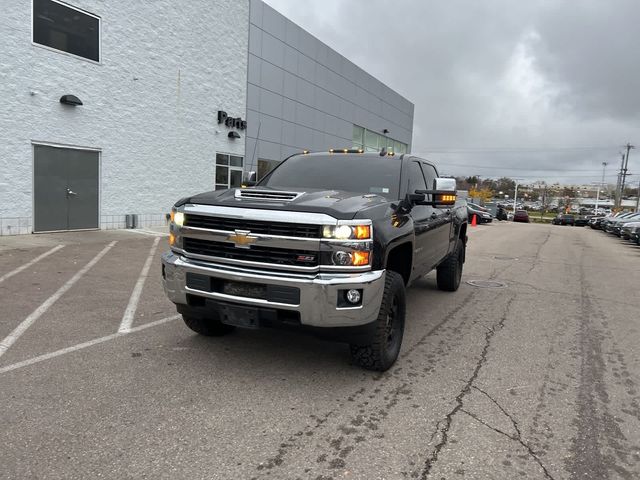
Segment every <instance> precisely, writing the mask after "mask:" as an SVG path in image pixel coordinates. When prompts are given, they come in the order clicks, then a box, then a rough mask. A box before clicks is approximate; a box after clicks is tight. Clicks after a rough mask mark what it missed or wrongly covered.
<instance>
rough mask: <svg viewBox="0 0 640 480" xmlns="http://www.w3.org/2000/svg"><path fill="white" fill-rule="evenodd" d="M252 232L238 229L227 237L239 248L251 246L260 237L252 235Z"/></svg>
mask: <svg viewBox="0 0 640 480" xmlns="http://www.w3.org/2000/svg"><path fill="white" fill-rule="evenodd" d="M250 233H251V232H250V231H249V230H236V231H235V233H232V234H231V235H229V236H228V237H227V240H228V241H229V242H233V243H235V245H236V247H238V248H250V245H251V244H252V243H255V242H256V240H258V237H252V236H250Z"/></svg>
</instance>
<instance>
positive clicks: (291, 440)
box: [256, 290, 477, 473]
mask: <svg viewBox="0 0 640 480" xmlns="http://www.w3.org/2000/svg"><path fill="white" fill-rule="evenodd" d="M476 294H477V292H476V291H475V290H471V291H470V292H469V294H467V296H466V297H464V298H463V299H462V301H461V302H460V303H459V304H458V305H457V306H456V307H455V308H453V309H452V310H451V311H450V312H449V313H448V314H447V315H445V316H444V318H443V319H442V320H441V321H440V322H438V323H437V324H436V325H434V326H433V327H432V328H431V329H429V330H428V331H427V332H426V333H425V334H424V335H422V337H420V339H419V340H418V341H417V342H415V343H414V344H413V345H412V346H411V347H409V348H408V349H407V350H406V351H405V352H403V354H402V355H401V356H400V358H406V357H408V356H409V355H411V354H412V353H413V352H414V351H415V350H417V349H418V348H419V347H421V346H423V345H424V344H425V343H426V341H427V340H428V339H429V337H431V336H432V335H434V334H435V333H436V332H437V331H438V330H439V329H440V328H442V327H443V326H444V325H445V324H446V323H448V322H450V321H451V320H452V319H453V318H455V317H456V316H457V315H458V313H459V312H460V311H461V310H462V309H463V308H464V307H465V306H467V305H469V303H470V302H471V301H472V299H473V298H474V296H475V295H476ZM398 371H399V369H398V368H394V369H393V370H389V371H387V372H383V373H381V374H378V375H375V376H374V377H373V380H374V381H380V380H382V382H381V383H378V384H374V385H373V387H372V388H375V390H374V392H376V393H377V392H379V391H380V389H381V388H382V387H384V386H385V385H386V384H387V383H388V382H389V381H391V380H393V379H394V378H396V376H395V375H397V373H398ZM369 389H370V388H369ZM369 389H368V388H367V387H361V388H359V389H358V390H357V391H355V392H353V393H352V394H351V395H349V396H348V398H347V401H349V402H355V401H356V399H358V398H359V397H363V396H364V395H365V394H366V393H367V392H368V390H369ZM393 390H394V391H398V390H399V389H398V388H394V389H393ZM391 394H392V395H393V392H391ZM365 403H368V402H365ZM396 403H397V401H396V402H392V404H390V405H388V407H389V409H390V408H392V407H394V406H395V404H396ZM342 406H343V404H342V403H341V404H340V405H339V406H338V407H336V408H334V409H332V410H330V411H328V412H326V413H325V414H324V415H322V416H321V417H316V416H315V415H312V416H311V417H312V419H314V420H315V419H318V420H317V421H316V424H315V425H310V426H307V427H305V428H303V429H301V430H299V431H298V432H296V433H294V434H293V435H291V436H290V437H288V438H287V441H286V442H283V443H281V444H280V446H279V447H278V449H277V453H276V455H274V456H272V457H269V458H267V459H266V460H265V461H263V462H260V463H259V464H258V465H257V467H256V470H258V471H267V473H269V471H270V470H272V469H274V468H276V467H280V466H282V465H283V463H284V458H285V456H286V455H287V454H288V453H289V449H290V448H292V447H295V446H296V445H297V444H298V443H299V442H300V440H301V439H305V438H308V437H311V436H312V435H314V433H315V430H316V429H318V428H321V427H322V426H323V424H324V423H325V422H326V421H327V420H328V419H329V418H330V417H331V416H334V414H335V413H336V412H337V411H338V410H339V409H340V408H342ZM358 406H360V405H358ZM361 416H362V415H357V416H356V419H355V421H357V419H358V417H361ZM351 421H354V419H352V420H351ZM361 441H362V440H360V439H359V438H358V437H356V442H357V443H360V442H361ZM327 456H328V455H327V454H326V452H325V453H324V454H322V455H320V457H319V458H321V457H324V458H323V461H322V462H320V461H319V462H318V463H324V461H325V460H326V459H327ZM340 460H341V461H339V462H335V464H334V466H335V467H342V466H344V465H343V462H344V459H340Z"/></svg>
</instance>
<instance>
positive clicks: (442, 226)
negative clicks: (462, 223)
mask: <svg viewBox="0 0 640 480" xmlns="http://www.w3.org/2000/svg"><path fill="white" fill-rule="evenodd" d="M422 171H423V172H424V177H425V179H426V181H427V186H428V188H429V189H432V188H434V184H435V180H436V178H438V173H437V172H436V169H435V168H434V166H433V165H430V164H428V163H426V162H422ZM431 215H432V220H433V225H432V229H433V233H432V237H433V245H431V249H432V251H433V263H432V266H435V265H437V264H438V263H440V261H441V260H442V259H443V258H444V257H446V256H447V254H448V253H449V252H450V251H451V249H452V248H453V246H452V245H450V242H451V229H452V228H453V221H452V217H451V208H449V207H445V208H434V209H433V210H432V214H431ZM454 240H455V239H454Z"/></svg>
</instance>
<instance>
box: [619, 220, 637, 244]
mask: <svg viewBox="0 0 640 480" xmlns="http://www.w3.org/2000/svg"><path fill="white" fill-rule="evenodd" d="M638 227H640V221H635V222H627V223H623V224H622V228H621V229H620V237H621V238H622V239H623V240H633V239H632V238H631V235H632V233H633V232H634V230H635V231H637V229H638Z"/></svg>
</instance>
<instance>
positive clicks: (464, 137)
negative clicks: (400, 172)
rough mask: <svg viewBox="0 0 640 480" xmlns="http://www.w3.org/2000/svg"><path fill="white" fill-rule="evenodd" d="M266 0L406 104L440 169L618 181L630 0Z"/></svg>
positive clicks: (636, 6)
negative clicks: (604, 173) (603, 164)
mask: <svg viewBox="0 0 640 480" xmlns="http://www.w3.org/2000/svg"><path fill="white" fill-rule="evenodd" d="M267 3H269V4H270V5H272V6H273V7H274V8H276V9H277V10H279V11H280V12H282V13H283V14H285V15H286V16H288V17H289V18H291V19H293V20H294V21H296V22H297V23H299V24H300V25H301V26H302V27H303V28H305V29H307V30H308V31H310V32H311V33H312V34H314V35H316V36H317V37H319V38H320V39H321V40H323V41H324V42H325V43H327V44H329V45H330V46H331V47H332V48H334V49H336V50H338V51H339V52H340V53H342V54H343V55H345V56H346V57H347V58H349V59H350V60H352V61H353V62H355V63H356V64H358V65H360V66H361V67H362V68H364V69H365V70H367V71H369V72H370V73H371V74H373V75H375V76H376V77H378V78H379V79H381V80H382V81H383V82H385V83H387V84H388V85H389V86H391V87H392V88H394V89H395V90H397V91H398V92H400V93H401V94H403V95H404V96H406V97H407V98H408V99H410V100H411V101H412V102H414V103H415V105H416V108H415V123H414V142H413V151H414V152H416V153H424V154H429V156H430V157H432V158H434V159H435V160H437V161H438V163H439V164H440V165H441V166H442V169H443V170H445V171H447V172H448V173H453V174H479V175H483V176H494V177H495V176H501V175H510V176H514V177H515V176H518V175H519V176H521V177H523V178H526V179H527V180H535V179H544V180H547V181H561V182H576V183H578V182H579V183H588V182H591V181H597V180H599V177H600V173H599V172H601V168H602V167H601V162H603V161H606V162H609V164H610V165H609V166H608V174H609V175H610V176H609V177H608V180H609V181H611V182H615V176H613V174H614V168H617V167H619V156H618V150H620V149H621V145H622V144H624V143H626V142H627V141H631V142H632V143H633V142H634V141H640V138H639V137H640V121H639V120H640V62H638V60H637V58H638V57H637V50H638V47H639V46H640V30H639V29H638V28H637V22H638V20H639V19H640V3H639V2H637V1H636V0H616V1H604V0H585V1H581V2H573V1H568V0H565V1H556V2H548V1H543V0H537V1H535V0H534V1H530V2H513V1H511V0H484V1H482V2H476V1H470V0H450V1H446V2H432V1H418V0H413V1H411V0H395V1H393V2H390V1H388V0H367V1H365V0H351V1H342V0H308V1H306V2H294V1H292V0H267ZM567 147H576V148H567ZM577 147H579V148H577ZM584 147H596V148H584ZM635 156H636V158H634V155H633V154H632V156H631V161H630V169H631V170H634V171H636V172H637V173H638V174H640V153H636V154H635ZM466 165H470V166H466ZM486 167H491V168H486ZM639 177H640V175H639ZM632 178H634V177H632Z"/></svg>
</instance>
